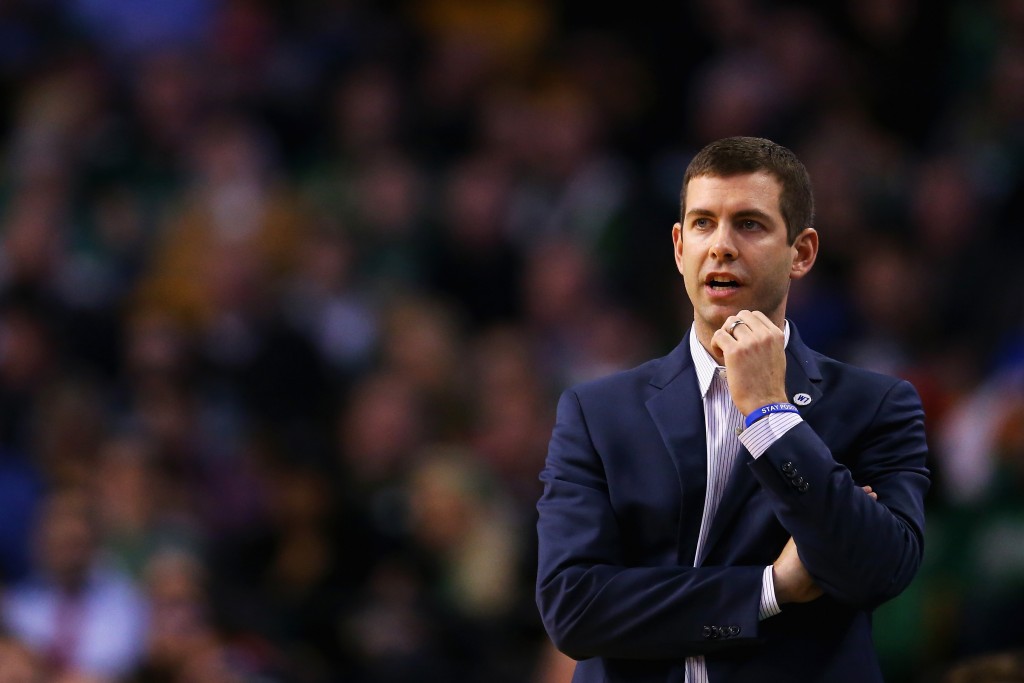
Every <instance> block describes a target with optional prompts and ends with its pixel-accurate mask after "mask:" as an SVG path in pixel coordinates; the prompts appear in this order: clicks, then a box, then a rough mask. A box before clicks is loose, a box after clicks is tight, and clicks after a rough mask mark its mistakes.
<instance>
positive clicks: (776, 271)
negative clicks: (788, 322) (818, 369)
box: [672, 172, 818, 344]
mask: <svg viewBox="0 0 1024 683" xmlns="http://www.w3.org/2000/svg"><path fill="white" fill-rule="evenodd" d="M781 190H782V188H781V186H780V184H779V182H778V180H776V179H775V177H774V176H772V175H770V174H769V173H766V172H757V173H750V174H745V175H736V176H730V177H727V178H721V177H717V176H700V177H696V178H692V179H691V180H690V183H689V185H688V186H687V188H686V204H685V209H686V214H685V215H684V216H683V221H682V223H676V225H675V226H674V227H673V229H672V241H673V243H674V245H675V258H676V266H677V267H678V269H679V272H680V273H681V274H682V276H683V281H684V283H685V285H686V293H687V294H688V295H689V297H690V301H691V303H692V304H693V310H694V322H695V325H696V328H697V335H698V339H700V340H701V342H702V343H705V344H707V342H708V341H709V340H710V338H711V335H712V334H714V331H715V330H716V329H718V328H720V327H721V326H722V325H723V324H724V323H725V319H726V318H727V317H729V316H730V315H734V314H735V313H737V312H738V311H740V310H742V309H748V310H752V311H754V310H756V311H761V312H762V313H764V314H765V315H767V316H768V317H769V318H770V319H771V320H772V322H774V323H775V324H776V325H778V326H779V327H781V326H782V323H783V319H784V317H785V312H786V297H787V296H788V294H789V282H790V280H793V279H797V278H800V277H803V275H804V274H806V273H807V271H809V270H810V268H811V266H812V265H813V263H814V258H815V256H816V255H817V251H818V239H817V233H815V232H814V230H811V229H809V228H808V229H806V230H804V231H803V232H802V233H801V234H800V235H799V236H798V237H797V239H796V241H795V242H794V243H793V244H789V242H788V240H787V238H786V223H785V221H784V220H783V218H782V213H781V212H780V209H779V194H780V192H781Z"/></svg>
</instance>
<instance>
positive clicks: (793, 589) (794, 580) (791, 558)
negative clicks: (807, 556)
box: [772, 536, 824, 605]
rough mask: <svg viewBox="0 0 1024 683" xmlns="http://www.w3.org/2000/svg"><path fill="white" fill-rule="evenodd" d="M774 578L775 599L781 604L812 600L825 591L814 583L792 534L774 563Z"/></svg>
mask: <svg viewBox="0 0 1024 683" xmlns="http://www.w3.org/2000/svg"><path fill="white" fill-rule="evenodd" d="M772 580H773V581H774V582H775V599H776V600H777V601H778V602H779V604H780V605H782V604H785V603H787V602H810V601H811V600H814V599H815V598H818V597H820V596H821V594H822V593H823V592H824V591H822V590H821V588H819V587H818V584H816V583H814V579H812V578H811V575H810V574H808V573H807V569H806V568H805V567H804V563H803V562H801V561H800V555H798V554H797V552H796V541H794V540H793V537H792V536H790V538H789V540H788V541H787V542H786V546H785V547H784V548H783V549H782V552H781V553H780V554H779V557H778V558H777V559H776V560H775V562H774V563H772Z"/></svg>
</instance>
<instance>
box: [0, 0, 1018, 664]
mask: <svg viewBox="0 0 1024 683" xmlns="http://www.w3.org/2000/svg"><path fill="white" fill-rule="evenodd" d="M606 4H607V3H589V2H580V1H578V0H560V1H555V0H550V1H546V0H472V1H470V0H404V1H403V0H390V1H389V0H299V1H291V2H289V1H286V0H175V1H174V2H138V1H136V0H4V1H2V2H0V102H2V104H3V106H2V107H0V163H2V165H0V177H2V182H0V683H30V682H34V683H39V682H44V681H45V682H50V681H54V682H60V683H200V682H201V683H220V682H224V683H234V682H240V683H249V682H252V683H256V682H269V683H275V682H282V683H284V682H288V683H291V682H295V683H328V682H334V681H343V682H352V683H368V682H371V681H372V682H380V683H404V682H406V681H417V682H427V683H430V682H432V681H439V682H440V681H444V682H460V683H476V682H480V683H483V682H487V683H555V682H556V681H566V680H568V679H567V678H566V674H565V671H566V661H565V660H564V659H563V658H561V657H560V656H559V655H557V654H555V653H554V652H553V651H552V650H551V649H550V647H549V645H548V644H547V639H546V637H545V635H544V633H543V630H542V629H541V627H540V624H539V619H538V617H537V614H536V609H535V607H534V604H533V580H534V575H533V572H534V566H533V563H534V555H535V549H534V543H535V541H534V528H533V525H534V515H535V509H534V504H535V501H536V498H537V496H538V494H539V484H538V481H537V475H538V473H539V470H540V468H541V466H542V464H543V459H544V456H545V452H546V444H547V439H548V437H549V435H550V429H551V425H552V423H553V417H554V403H555V400H556V399H557V396H558V393H559V392H560V391H561V390H562V389H564V388H565V387H566V386H568V385H569V384H571V383H574V382H578V381H581V380H585V379H588V378H592V377H596V376H599V375H602V374H605V373H609V372H612V371H615V370H619V369H623V368H626V367H630V366H632V365H634V364H637V363H639V362H641V361H643V360H646V359H648V358H651V357H654V356H657V355H662V354H663V353H666V352H667V351H668V350H669V349H671V348H672V347H673V346H674V345H675V344H676V343H677V342H678V340H679V339H680V338H681V336H682V335H683V333H684V332H685V330H686V328H687V325H688V322H689V320H691V319H692V311H691V310H690V309H689V304H688V303H687V300H686V296H685V292H684V290H683V287H682V283H681V281H679V279H678V275H677V273H676V272H675V269H674V264H673V261H672V258H671V255H670V251H671V247H670V229H671V226H672V224H673V222H674V221H675V219H676V215H677V214H678V194H679V184H680V181H681V179H682V175H683V171H684V169H685V167H686V164H687V163H688V161H689V158H690V156H691V155H692V154H693V153H694V152H695V151H696V150H697V149H699V148H700V147H702V146H703V145H704V144H705V143H706V142H708V141H710V140H711V139H714V138H717V137H721V136H725V135H732V134H751V135H762V136H766V137H771V138H773V139H775V140H777V141H779V142H781V143H783V144H785V145H786V146H789V147H791V148H792V149H794V151H796V152H797V154H798V156H800V157H801V158H802V159H803V160H804V161H805V163H806V164H807V166H808V168H809V170H810V173H811V177H812V180H813V182H814V186H815V191H816V198H817V227H818V229H819V231H820V234H821V242H822V256H821V258H819V262H818V265H817V266H816V268H815V270H814V271H813V273H812V276H811V277H809V278H808V279H806V280H804V281H802V282H801V283H799V284H798V285H797V287H796V288H795V290H794V293H793V295H792V297H791V303H790V318H791V320H793V321H794V323H795V324H796V325H797V327H799V329H800V333H801V335H802V336H803V338H804V339H805V340H806V341H807V342H808V343H809V344H810V345H811V346H813V347H815V348H817V349H819V350H821V351H823V352H825V353H827V354H829V355H832V356H835V357H838V358H840V359H843V360H848V361H851V362H855V363H858V364H861V365H865V366H868V367H872V368H875V369H878V370H882V371H885V372H889V373H893V374H896V375H899V376H903V377H906V378H908V379H910V380H912V381H913V382H914V383H915V385H916V386H917V387H918V389H919V391H920V392H921V394H922V398H923V400H924V402H925V407H926V412H927V415H928V425H927V426H928V431H929V438H930V442H931V448H932V459H931V462H930V465H931V468H932V470H933V473H934V475H935V476H934V485H933V489H932V491H931V492H930V494H929V499H928V504H929V528H928V536H927V540H926V559H925V566H924V568H923V569H922V572H921V574H920V576H919V578H918V580H917V581H916V582H915V583H914V584H913V586H912V587H911V588H910V590H908V591H907V593H905V594H904V595H903V596H901V597H900V598H899V599H897V600H896V601H894V602H893V603H890V604H888V605H886V606H884V607H883V608H882V609H881V610H879V612H878V613H877V615H876V637H877V641H878V647H879V650H880V653H881V655H882V657H883V661H884V664H885V667H886V671H887V675H888V679H887V680H891V681H895V682H897V683H898V682H900V681H904V682H912V683H921V682H926V681H937V680H939V678H940V677H941V676H942V675H943V672H944V671H947V670H948V669H949V667H951V666H953V665H954V664H956V663H958V662H962V661H965V660H967V659H969V658H971V657H975V656H980V655H986V654H989V653H1012V652H1014V651H1015V650H1019V649H1021V648H1024V621H1022V620H1021V619H1020V614H1021V612H1022V610H1024V502H1022V501H1024V268H1022V267H1021V263H1022V262H1024V261H1022V259H1024V217H1022V215H1021V214H1018V213H1017V209H1018V208H1019V207H1020V206H1021V204H1022V201H1024V2H1022V1H1021V0H988V1H985V2H973V1H971V0H947V1H944V2H935V3H932V2H929V3H925V2H922V1H920V0H847V1H844V2H837V3H830V4H831V5H832V7H831V9H827V10H824V9H821V8H819V3H812V2H806V3H799V2H791V3H783V2H770V1H768V0H763V1H759V0H693V1H692V2H687V3H651V4H652V5H657V4H662V5H664V6H662V7H643V6H640V5H643V4H644V3H634V5H635V6H632V5H631V6H629V7H623V6H621V3H619V4H610V5H608V6H607V7H603V6H604V5H606ZM597 5H601V6H600V7H599V6H597ZM1011 661H1019V660H1011ZM972 680H973V679H972Z"/></svg>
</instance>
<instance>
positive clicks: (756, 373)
mask: <svg viewBox="0 0 1024 683" xmlns="http://www.w3.org/2000/svg"><path fill="white" fill-rule="evenodd" d="M737 321H742V322H741V323H739V324H736V323H737ZM710 351H711V354H712V355H713V356H715V357H716V358H722V359H724V363H725V370H726V374H727V375H728V382H729V393H730V394H731V395H732V402H733V403H735V404H736V407H737V408H738V409H739V411H740V412H741V413H742V414H743V415H744V416H746V415H749V414H750V413H752V412H754V411H755V410H757V409H758V408H760V407H761V406H764V405H768V404H769V403H782V402H785V401H786V400H787V399H786V335H785V333H784V332H783V331H782V330H780V329H779V328H778V327H776V326H775V323H773V322H772V321H771V320H769V319H768V316H766V315H765V314H764V313H762V312H761V311H747V310H743V311H740V312H739V313H737V314H736V315H731V316H729V317H728V318H726V320H725V324H724V325H722V327H721V328H720V329H718V330H715V333H714V335H712V337H711V349H710Z"/></svg>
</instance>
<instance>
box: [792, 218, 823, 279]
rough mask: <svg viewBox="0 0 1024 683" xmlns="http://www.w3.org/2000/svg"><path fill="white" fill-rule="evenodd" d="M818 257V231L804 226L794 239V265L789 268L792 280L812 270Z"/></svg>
mask: <svg viewBox="0 0 1024 683" xmlns="http://www.w3.org/2000/svg"><path fill="white" fill-rule="evenodd" d="M817 258H818V231H817V230H815V229H814V228H804V231H803V232H801V233H800V234H799V235H797V236H796V240H794V241H793V265H792V267H791V268H790V270H789V279H790V280H799V279H800V278H802V277H803V276H804V275H807V273H809V272H810V270H811V267H812V266H814V261H815V259H817Z"/></svg>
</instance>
